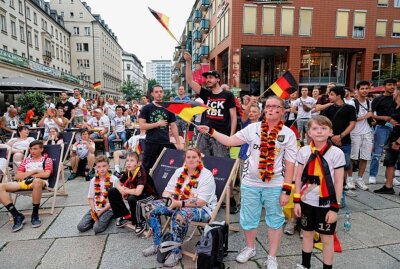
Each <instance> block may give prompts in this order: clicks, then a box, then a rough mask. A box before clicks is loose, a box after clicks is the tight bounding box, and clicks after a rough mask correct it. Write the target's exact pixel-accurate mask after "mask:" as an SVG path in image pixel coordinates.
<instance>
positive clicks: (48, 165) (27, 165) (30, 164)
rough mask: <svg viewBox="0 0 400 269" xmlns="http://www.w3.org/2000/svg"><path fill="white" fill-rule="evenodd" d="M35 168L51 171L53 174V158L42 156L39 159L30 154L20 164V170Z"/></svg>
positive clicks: (28, 170)
mask: <svg viewBox="0 0 400 269" xmlns="http://www.w3.org/2000/svg"><path fill="white" fill-rule="evenodd" d="M43 163H44V165H43ZM43 166H44V169H43ZM33 170H42V171H50V174H51V173H52V172H53V160H52V159H51V158H48V157H47V156H42V157H41V158H40V159H39V160H34V159H32V157H30V156H29V157H26V158H25V159H24V160H23V161H22V162H21V164H20V165H19V166H18V172H22V173H25V172H30V171H33Z"/></svg>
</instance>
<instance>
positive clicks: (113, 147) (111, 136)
mask: <svg viewBox="0 0 400 269" xmlns="http://www.w3.org/2000/svg"><path fill="white" fill-rule="evenodd" d="M117 134H118V136H119V138H120V139H121V140H122V145H123V144H124V143H125V142H126V132H125V131H122V132H117ZM116 138H117V136H116V135H115V134H114V133H113V134H112V135H110V136H109V137H108V144H109V145H110V150H111V151H114V150H115V145H114V143H113V141H114V139H116Z"/></svg>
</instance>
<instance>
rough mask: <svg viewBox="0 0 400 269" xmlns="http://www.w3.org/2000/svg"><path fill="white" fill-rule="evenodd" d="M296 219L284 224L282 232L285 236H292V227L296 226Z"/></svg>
mask: <svg viewBox="0 0 400 269" xmlns="http://www.w3.org/2000/svg"><path fill="white" fill-rule="evenodd" d="M296 222H297V221H296V219H292V220H289V221H288V222H287V223H286V226H285V229H284V230H283V232H284V233H285V234H287V235H294V227H295V226H296Z"/></svg>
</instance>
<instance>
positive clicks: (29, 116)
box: [25, 104, 38, 125]
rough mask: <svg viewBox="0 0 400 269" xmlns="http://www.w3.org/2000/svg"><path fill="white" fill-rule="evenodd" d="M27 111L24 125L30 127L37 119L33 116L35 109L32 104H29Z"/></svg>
mask: <svg viewBox="0 0 400 269" xmlns="http://www.w3.org/2000/svg"><path fill="white" fill-rule="evenodd" d="M28 108H29V109H28V111H26V116H25V125H32V123H33V121H36V120H37V119H38V117H37V116H35V111H36V107H35V105H33V104H30V105H29V106H28Z"/></svg>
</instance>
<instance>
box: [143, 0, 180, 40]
mask: <svg viewBox="0 0 400 269" xmlns="http://www.w3.org/2000/svg"><path fill="white" fill-rule="evenodd" d="M148 9H149V10H150V12H151V14H153V16H154V17H155V18H156V19H157V20H158V22H159V23H161V25H162V26H163V27H164V28H165V30H167V32H168V34H169V35H170V36H171V37H172V38H173V39H175V40H176V42H178V43H179V41H178V39H176V37H175V36H174V34H173V33H172V32H171V30H169V28H168V26H169V17H168V16H166V15H164V14H162V13H161V12H157V11H155V10H154V9H151V8H150V7H148Z"/></svg>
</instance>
